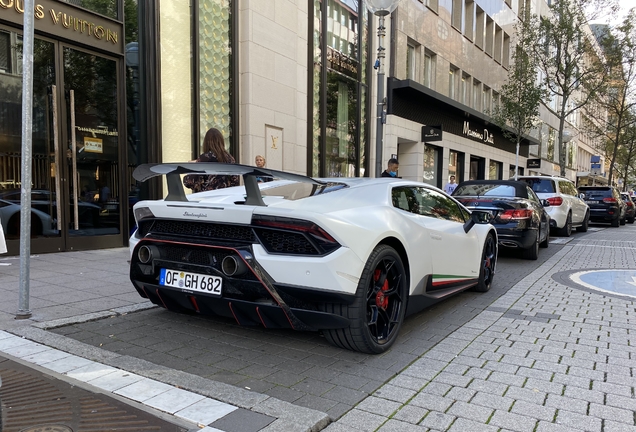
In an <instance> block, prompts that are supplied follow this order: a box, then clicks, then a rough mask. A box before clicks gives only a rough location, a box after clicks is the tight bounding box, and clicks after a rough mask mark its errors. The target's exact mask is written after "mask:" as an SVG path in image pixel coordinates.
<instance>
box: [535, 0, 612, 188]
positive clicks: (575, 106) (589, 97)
mask: <svg viewBox="0 0 636 432" xmlns="http://www.w3.org/2000/svg"><path fill="white" fill-rule="evenodd" d="M591 3H594V5H591ZM616 5H617V3H616V1H615V0H593V1H587V0H558V1H555V2H553V3H552V6H551V9H550V13H549V14H548V15H545V16H541V17H540V18H538V29H537V31H538V34H537V36H538V37H537V39H536V41H537V42H536V43H535V44H534V53H535V54H536V56H537V59H538V61H539V67H540V69H541V71H542V72H543V75H544V85H545V89H546V90H547V91H548V92H549V97H550V98H556V99H555V102H556V104H555V109H554V111H555V115H556V117H557V118H558V120H559V130H558V140H557V144H558V151H559V167H560V174H561V175H562V176H565V168H566V165H567V152H566V142H565V141H564V140H563V132H564V130H565V122H566V119H567V118H568V117H569V116H570V115H571V114H573V113H575V112H576V111H578V110H580V109H581V108H583V107H585V106H587V105H588V104H590V102H591V101H593V100H596V97H597V95H598V94H601V93H603V91H604V89H605V88H606V85H607V77H608V68H607V65H606V64H605V61H604V58H603V54H602V53H601V52H600V50H598V49H597V48H598V45H597V44H596V40H595V38H594V37H593V35H592V33H591V32H590V31H588V30H589V26H588V18H590V19H592V18H594V17H586V15H585V13H584V10H585V8H586V7H588V10H593V11H604V10H607V9H608V8H610V9H612V8H615V7H616ZM590 6H592V7H590ZM594 6H595V7H594Z"/></svg>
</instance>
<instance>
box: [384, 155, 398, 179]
mask: <svg viewBox="0 0 636 432" xmlns="http://www.w3.org/2000/svg"><path fill="white" fill-rule="evenodd" d="M399 167H400V163H399V162H398V160H397V159H395V158H391V159H389V162H388V163H387V168H386V169H385V170H384V171H382V175H381V176H380V177H393V178H396V177H397V171H398V168H399Z"/></svg>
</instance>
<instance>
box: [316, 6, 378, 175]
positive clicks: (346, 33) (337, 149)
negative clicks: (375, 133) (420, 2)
mask: <svg viewBox="0 0 636 432" xmlns="http://www.w3.org/2000/svg"><path fill="white" fill-rule="evenodd" d="M324 7H326V8H327V10H324V9H323V8H324ZM360 11H361V12H362V13H361V14H360V13H359V12H360ZM365 12H366V9H365V6H364V4H360V3H359V2H357V1H351V0H315V1H314V16H313V18H312V19H313V21H314V22H313V25H314V32H313V39H314V44H313V45H314V56H313V57H314V65H313V69H312V72H310V74H311V76H310V78H311V79H312V80H313V94H312V96H313V100H312V102H313V115H312V120H313V122H312V123H313V124H312V125H311V130H312V131H313V136H312V137H311V143H312V145H311V149H310V152H311V153H310V154H311V158H312V161H311V164H310V172H309V174H310V175H312V176H330V177H333V176H335V177H340V176H344V177H351V176H357V175H364V173H365V170H364V164H365V161H366V158H365V155H366V152H365V149H364V148H363V146H364V143H365V142H366V136H365V131H364V127H361V125H365V124H366V117H367V107H366V104H367V100H368V92H367V88H366V85H365V79H366V78H365V72H366V71H365V66H364V65H365V64H366V61H367V59H366V44H367V35H366V20H365V17H366V14H365ZM323 14H324V15H323ZM360 20H362V23H360ZM361 30H362V34H361V33H360V32H361ZM323 33H326V38H322V37H321V35H322V34H323ZM323 40H324V41H326V43H327V46H322V45H321V43H322V41H323ZM325 60H326V61H325ZM323 80H324V81H323Z"/></svg>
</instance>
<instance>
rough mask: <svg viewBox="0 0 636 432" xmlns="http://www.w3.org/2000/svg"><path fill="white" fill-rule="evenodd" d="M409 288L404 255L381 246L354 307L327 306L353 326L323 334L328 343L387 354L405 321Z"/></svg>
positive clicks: (362, 280)
mask: <svg viewBox="0 0 636 432" xmlns="http://www.w3.org/2000/svg"><path fill="white" fill-rule="evenodd" d="M382 280H383V282H381V283H379V282H380V281H382ZM407 285H408V280H407V277H406V271H405V270H404V265H403V264H402V259H401V258H400V255H399V254H398V253H397V252H396V251H395V249H393V248H392V247H390V246H388V245H379V246H378V247H376V248H375V249H374V250H373V252H372V253H371V255H370V256H369V259H368V260H367V263H366V265H365V266H364V270H363V271H362V277H360V281H359V282H358V288H357V290H356V295H355V300H354V301H353V303H352V304H350V305H347V304H327V305H325V310H326V311H327V312H330V313H335V314H339V315H341V316H343V317H345V318H348V319H349V320H350V322H351V325H350V326H349V327H347V328H343V329H327V330H323V334H324V336H325V339H327V341H329V342H330V343H331V344H333V345H335V346H337V347H340V348H346V349H350V350H353V351H359V352H363V353H368V354H380V353H383V352H385V351H387V350H388V349H389V348H391V346H392V345H393V344H394V343H395V340H396V339H397V335H398V333H399V331H400V327H401V326H402V322H403V321H404V315H405V312H406V301H407V295H408V286H407Z"/></svg>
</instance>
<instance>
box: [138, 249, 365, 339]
mask: <svg viewBox="0 0 636 432" xmlns="http://www.w3.org/2000/svg"><path fill="white" fill-rule="evenodd" d="M144 245H146V246H152V247H153V248H154V249H153V250H154V253H153V257H152V259H151V260H149V261H146V262H141V261H140V259H139V256H138V253H137V251H138V249H139V248H140V247H142V246H144ZM227 256H232V257H234V258H236V259H237V260H240V261H241V263H244V267H243V271H242V272H241V273H240V274H238V273H237V274H234V275H232V276H228V275H227V274H225V273H224V272H223V271H222V266H221V263H222V261H223V259H224V258H225V257H227ZM162 268H166V269H171V270H179V271H183V272H191V273H196V274H202V275H210V276H216V277H220V278H221V279H222V290H221V295H214V294H211V293H208V292H205V291H193V290H188V289H182V288H176V287H169V286H163V285H160V283H159V279H160V278H159V273H160V271H161V269H162ZM130 280H131V282H132V283H133V285H134V287H135V289H136V290H137V292H138V293H139V295H140V296H142V297H144V298H148V299H149V300H150V301H151V302H152V303H154V304H156V305H158V306H161V307H164V308H166V309H169V310H173V311H176V312H182V313H193V314H201V315H213V316H215V315H216V316H223V317H228V318H232V319H234V320H235V321H236V322H237V323H238V324H239V325H262V326H264V327H267V328H292V329H295V330H310V331H311V330H320V329H334V328H345V327H348V326H349V320H348V319H346V318H343V317H342V316H340V315H335V314H330V313H326V312H323V311H322V310H321V305H322V304H323V303H351V302H352V301H353V295H351V294H347V293H343V292H333V291H332V292H329V291H325V290H322V289H314V288H305V287H298V286H292V285H286V284H281V283H279V282H277V281H275V280H274V279H273V278H272V277H271V276H270V275H269V274H268V272H267V271H265V270H264V268H263V267H262V265H261V264H260V263H259V262H258V261H257V260H256V259H255V258H254V253H253V250H252V245H249V244H245V245H238V246H237V245H231V246H230V245H223V244H205V243H198V244H184V243H178V242H174V241H169V240H164V239H157V238H155V239H148V238H146V239H144V240H141V241H139V242H138V244H137V245H136V246H135V248H134V250H133V253H132V254H131V261H130Z"/></svg>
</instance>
